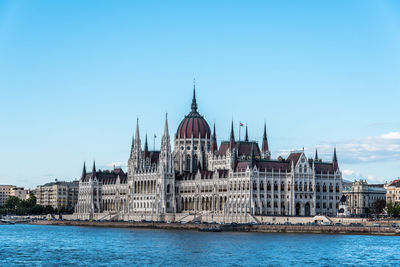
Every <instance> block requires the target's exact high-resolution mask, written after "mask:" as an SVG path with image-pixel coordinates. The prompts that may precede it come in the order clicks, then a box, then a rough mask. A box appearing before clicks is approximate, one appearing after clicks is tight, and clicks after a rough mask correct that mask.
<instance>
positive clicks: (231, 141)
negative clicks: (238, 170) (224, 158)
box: [229, 120, 235, 153]
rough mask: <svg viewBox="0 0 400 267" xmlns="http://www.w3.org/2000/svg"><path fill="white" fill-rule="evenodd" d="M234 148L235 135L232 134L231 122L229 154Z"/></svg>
mask: <svg viewBox="0 0 400 267" xmlns="http://www.w3.org/2000/svg"><path fill="white" fill-rule="evenodd" d="M234 148H235V133H234V132H233V120H232V125H231V136H230V138H229V149H230V150H231V153H232V152H233V149H234Z"/></svg>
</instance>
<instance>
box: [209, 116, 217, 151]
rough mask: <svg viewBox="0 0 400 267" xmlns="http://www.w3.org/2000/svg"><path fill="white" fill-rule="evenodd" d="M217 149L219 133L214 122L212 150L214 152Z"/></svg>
mask: <svg viewBox="0 0 400 267" xmlns="http://www.w3.org/2000/svg"><path fill="white" fill-rule="evenodd" d="M216 150H218V147H217V133H216V131H215V122H214V129H213V134H212V138H211V152H214V151H216Z"/></svg>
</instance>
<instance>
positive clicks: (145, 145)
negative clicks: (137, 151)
mask: <svg viewBox="0 0 400 267" xmlns="http://www.w3.org/2000/svg"><path fill="white" fill-rule="evenodd" d="M144 151H145V152H148V151H149V146H148V144H147V133H146V139H145V141H144Z"/></svg>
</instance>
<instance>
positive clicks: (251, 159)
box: [250, 143, 256, 168]
mask: <svg viewBox="0 0 400 267" xmlns="http://www.w3.org/2000/svg"><path fill="white" fill-rule="evenodd" d="M255 164H256V157H255V154H254V143H251V151H250V167H251V168H253V167H254V165H255Z"/></svg>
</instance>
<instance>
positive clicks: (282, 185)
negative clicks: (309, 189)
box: [281, 182, 285, 191]
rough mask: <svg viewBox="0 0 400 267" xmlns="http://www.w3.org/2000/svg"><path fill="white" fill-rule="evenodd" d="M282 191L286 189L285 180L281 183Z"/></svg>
mask: <svg viewBox="0 0 400 267" xmlns="http://www.w3.org/2000/svg"><path fill="white" fill-rule="evenodd" d="M281 191H285V183H284V182H282V183H281Z"/></svg>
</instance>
